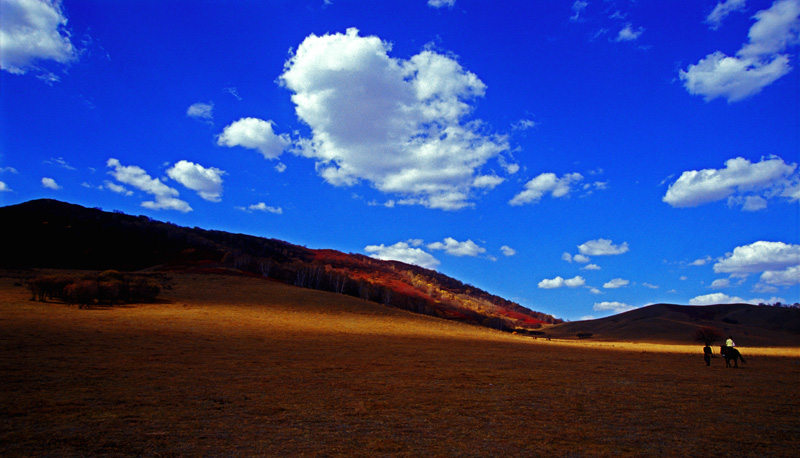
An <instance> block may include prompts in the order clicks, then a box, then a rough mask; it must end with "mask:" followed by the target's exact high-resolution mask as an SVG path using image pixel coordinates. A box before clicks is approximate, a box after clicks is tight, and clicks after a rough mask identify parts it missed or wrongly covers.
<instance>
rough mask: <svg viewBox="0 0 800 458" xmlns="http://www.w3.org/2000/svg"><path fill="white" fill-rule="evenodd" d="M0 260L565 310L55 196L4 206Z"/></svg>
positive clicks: (527, 320)
mask: <svg viewBox="0 0 800 458" xmlns="http://www.w3.org/2000/svg"><path fill="white" fill-rule="evenodd" d="M0 220H2V221H3V223H4V224H3V226H4V227H3V229H2V230H3V233H4V237H3V238H2V251H3V255H2V256H1V257H0V267H3V268H56V269H85V270H108V269H115V270H122V271H138V270H143V269H159V270H170V269H189V270H195V271H206V272H225V273H236V274H239V273H244V274H249V275H258V276H262V277H266V278H272V279H275V280H279V281H283V282H286V283H289V284H293V285H296V286H300V287H304V288H312V289H318V290H324V291H331V292H335V293H339V294H347V295H351V296H356V297H360V298H362V299H365V300H369V301H373V302H378V303H381V304H384V305H387V306H391V307H397V308H402V309H405V310H410V311H413V312H416V313H422V314H427V315H432V316H438V317H442V318H447V319H452V320H457V321H462V322H467V323H472V324H477V325H482V326H488V327H493V328H497V329H503V330H512V329H536V328H539V327H541V326H542V325H547V324H553V323H559V322H561V320H559V319H557V318H555V317H553V316H551V315H547V314H544V313H541V312H535V311H532V310H529V309H527V308H525V307H523V306H521V305H519V304H517V303H514V302H511V301H508V300H505V299H503V298H501V297H498V296H495V295H492V294H489V293H488V292H486V291H483V290H481V289H479V288H476V287H474V286H471V285H467V284H464V283H462V282H460V281H458V280H456V279H453V278H451V277H448V276H446V275H443V274H440V273H438V272H436V271H433V270H429V269H424V268H422V267H418V266H414V265H410V264H405V263H403V262H398V261H380V260H377V259H373V258H370V257H367V256H364V255H360V254H346V253H342V252H339V251H335V250H314V249H309V248H306V247H302V246H298V245H293V244H291V243H288V242H285V241H281V240H276V239H269V238H262V237H255V236H251V235H245V234H233V233H229V232H223V231H215V230H205V229H201V228H197V227H195V228H187V227H181V226H177V225H175V224H172V223H165V222H160V221H156V220H153V219H151V218H149V217H147V216H132V215H127V214H124V213H120V212H116V211H115V212H106V211H103V210H101V209H97V208H86V207H83V206H80V205H75V204H70V203H65V202H60V201H57V200H51V199H41V200H33V201H30V202H25V203H22V204H18V205H11V206H7V207H2V208H0Z"/></svg>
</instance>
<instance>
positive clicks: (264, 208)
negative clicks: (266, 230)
mask: <svg viewBox="0 0 800 458" xmlns="http://www.w3.org/2000/svg"><path fill="white" fill-rule="evenodd" d="M234 208H235V209H236V210H241V211H244V212H248V213H252V212H254V211H257V212H264V213H274V214H276V215H282V214H283V209H282V208H281V207H270V206H267V204H265V203H264V202H259V203H257V204H253V205H250V206H249V207H234Z"/></svg>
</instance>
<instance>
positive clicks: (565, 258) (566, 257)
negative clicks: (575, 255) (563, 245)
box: [561, 251, 572, 262]
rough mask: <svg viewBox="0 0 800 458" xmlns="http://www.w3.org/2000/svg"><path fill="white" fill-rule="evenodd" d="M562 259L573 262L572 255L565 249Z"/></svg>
mask: <svg viewBox="0 0 800 458" xmlns="http://www.w3.org/2000/svg"><path fill="white" fill-rule="evenodd" d="M561 259H562V260H564V261H567V262H572V255H571V254H569V253H567V252H566V251H565V252H564V254H562V255H561Z"/></svg>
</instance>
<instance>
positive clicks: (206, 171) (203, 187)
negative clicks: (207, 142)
mask: <svg viewBox="0 0 800 458" xmlns="http://www.w3.org/2000/svg"><path fill="white" fill-rule="evenodd" d="M224 174H225V172H224V171H223V170H220V169H218V168H216V167H209V168H205V167H203V166H202V165H200V164H195V163H193V162H189V161H179V162H178V163H176V164H175V165H173V166H172V167H171V168H169V169H168V170H167V175H168V176H169V177H170V178H172V179H173V180H175V181H177V182H178V183H180V184H182V185H184V186H186V187H187V188H189V189H191V190H192V191H196V192H197V194H198V195H200V197H202V198H203V199H205V200H208V201H210V202H219V201H220V200H222V198H221V195H222V175H224Z"/></svg>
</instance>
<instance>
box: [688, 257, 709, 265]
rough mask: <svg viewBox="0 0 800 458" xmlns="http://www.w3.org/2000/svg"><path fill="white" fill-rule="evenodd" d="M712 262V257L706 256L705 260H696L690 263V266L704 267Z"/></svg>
mask: <svg viewBox="0 0 800 458" xmlns="http://www.w3.org/2000/svg"><path fill="white" fill-rule="evenodd" d="M711 261H712V259H711V256H706V257H704V258H699V259H695V260H694V261H692V262H691V263H689V265H690V266H704V265H706V264H708V263H709V262H711Z"/></svg>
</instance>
